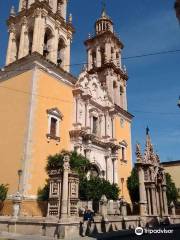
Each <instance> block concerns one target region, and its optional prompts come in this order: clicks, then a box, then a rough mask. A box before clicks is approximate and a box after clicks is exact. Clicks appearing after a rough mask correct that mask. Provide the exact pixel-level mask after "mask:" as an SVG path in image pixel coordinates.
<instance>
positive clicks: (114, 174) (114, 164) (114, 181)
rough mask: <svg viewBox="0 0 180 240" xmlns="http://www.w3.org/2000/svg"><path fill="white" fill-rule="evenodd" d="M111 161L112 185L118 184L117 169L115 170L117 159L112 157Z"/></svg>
mask: <svg viewBox="0 0 180 240" xmlns="http://www.w3.org/2000/svg"><path fill="white" fill-rule="evenodd" d="M112 161H113V183H116V184H118V168H117V161H118V158H117V157H114V158H113V159H112Z"/></svg>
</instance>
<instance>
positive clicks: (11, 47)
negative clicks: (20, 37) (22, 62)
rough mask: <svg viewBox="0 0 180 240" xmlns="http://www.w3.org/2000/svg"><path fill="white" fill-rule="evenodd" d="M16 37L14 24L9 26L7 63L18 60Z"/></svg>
mask: <svg viewBox="0 0 180 240" xmlns="http://www.w3.org/2000/svg"><path fill="white" fill-rule="evenodd" d="M15 45H16V37H15V27H14V24H11V25H10V26H9V42H8V49H7V56H6V65H9V64H10V63H12V62H14V61H15V60H16V49H15Z"/></svg>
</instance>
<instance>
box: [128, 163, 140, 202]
mask: <svg viewBox="0 0 180 240" xmlns="http://www.w3.org/2000/svg"><path fill="white" fill-rule="evenodd" d="M127 188H128V191H129V195H130V198H131V201H132V202H133V203H138V202H139V178H138V172H137V168H135V167H134V168H133V169H132V172H131V175H130V176H129V177H128V179H127Z"/></svg>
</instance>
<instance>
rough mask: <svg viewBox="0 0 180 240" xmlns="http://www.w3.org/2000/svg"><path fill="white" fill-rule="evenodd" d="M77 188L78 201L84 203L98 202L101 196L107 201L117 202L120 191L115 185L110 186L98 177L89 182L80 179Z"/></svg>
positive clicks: (85, 179)
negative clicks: (104, 196) (78, 192)
mask: <svg viewBox="0 0 180 240" xmlns="http://www.w3.org/2000/svg"><path fill="white" fill-rule="evenodd" d="M79 188H80V194H79V195H80V199H81V200H85V201H89V200H94V201H99V200H100V199H101V197H102V195H106V197H107V199H112V200H117V199H118V197H119V191H120V190H119V188H118V186H117V185H116V184H111V183H110V182H109V181H106V180H105V179H101V178H99V177H96V178H91V179H89V180H88V179H87V178H84V179H81V181H80V186H79Z"/></svg>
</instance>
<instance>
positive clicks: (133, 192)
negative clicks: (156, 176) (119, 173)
mask: <svg viewBox="0 0 180 240" xmlns="http://www.w3.org/2000/svg"><path fill="white" fill-rule="evenodd" d="M165 176H166V186H167V200H168V205H169V204H170V203H171V202H172V201H173V202H177V199H178V191H177V188H176V186H175V183H174V182H173V181H172V178H171V175H170V174H169V173H166V174H165ZM127 187H128V190H129V195H130V197H131V201H132V202H133V203H137V202H139V179H138V172H137V168H136V167H134V168H133V170H132V172H131V176H130V177H129V178H128V180H127Z"/></svg>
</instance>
